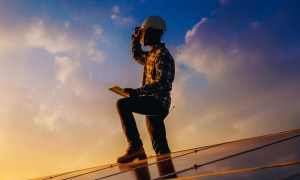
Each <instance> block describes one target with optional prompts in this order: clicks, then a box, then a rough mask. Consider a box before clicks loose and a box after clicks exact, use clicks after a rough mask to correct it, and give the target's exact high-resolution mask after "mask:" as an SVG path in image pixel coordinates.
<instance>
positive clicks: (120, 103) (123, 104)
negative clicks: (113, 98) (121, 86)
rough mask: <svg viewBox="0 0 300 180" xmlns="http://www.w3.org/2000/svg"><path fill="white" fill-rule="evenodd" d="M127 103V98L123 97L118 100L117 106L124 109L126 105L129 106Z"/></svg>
mask: <svg viewBox="0 0 300 180" xmlns="http://www.w3.org/2000/svg"><path fill="white" fill-rule="evenodd" d="M126 104H127V99H126V98H122V99H119V100H118V101H117V102H116V107H117V109H123V108H124V107H126V106H127V105H126Z"/></svg>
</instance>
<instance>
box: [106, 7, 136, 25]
mask: <svg viewBox="0 0 300 180" xmlns="http://www.w3.org/2000/svg"><path fill="white" fill-rule="evenodd" d="M111 12H112V13H111V16H110V18H111V19H112V20H113V22H114V23H115V24H116V25H117V26H128V25H132V24H133V23H134V22H135V20H134V17H133V16H132V15H129V16H124V15H122V12H121V8H120V7H119V6H117V5H115V6H113V8H112V10H111Z"/></svg>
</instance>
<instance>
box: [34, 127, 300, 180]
mask: <svg viewBox="0 0 300 180" xmlns="http://www.w3.org/2000/svg"><path fill="white" fill-rule="evenodd" d="M195 141H196V140H195ZM169 178H172V179H222V180H223V179H240V178H243V179H300V129H295V130H290V131H284V132H279V133H275V134H268V135H264V136H258V137H252V138H247V139H241V140H237V141H231V142H224V143H221V144H215V145H210V146H205V147H197V148H193V149H188V150H183V151H178V152H173V153H171V154H169V155H164V156H153V157H148V158H147V159H145V160H140V161H134V162H131V163H127V164H117V163H115V164H108V165H104V166H98V167H91V168H87V169H81V170H76V171H72V172H66V173H61V174H56V175H51V176H45V177H41V178H36V179H35V180H49V179H51V180H61V179H72V180H79V179H80V180H82V179H83V180H85V179H88V180H89V179H123V180H125V179H143V180H144V179H169Z"/></svg>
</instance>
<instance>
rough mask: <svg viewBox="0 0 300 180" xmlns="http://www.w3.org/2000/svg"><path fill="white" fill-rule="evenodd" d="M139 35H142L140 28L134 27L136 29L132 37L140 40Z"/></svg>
mask: <svg viewBox="0 0 300 180" xmlns="http://www.w3.org/2000/svg"><path fill="white" fill-rule="evenodd" d="M141 35H142V31H141V28H140V27H136V28H135V29H134V33H133V36H134V37H136V38H140V37H141Z"/></svg>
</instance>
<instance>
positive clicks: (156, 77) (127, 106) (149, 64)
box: [117, 16, 175, 163]
mask: <svg viewBox="0 0 300 180" xmlns="http://www.w3.org/2000/svg"><path fill="white" fill-rule="evenodd" d="M165 31H166V24H165V21H164V20H163V19H162V18H161V17H159V16H150V17H148V18H146V19H145V20H144V22H143V24H142V27H141V28H139V27H137V28H135V30H134V34H133V35H132V37H131V43H132V55H133V59H134V60H135V61H136V62H138V63H139V64H141V65H143V66H144V73H143V81H142V87H139V88H136V89H133V88H125V89H124V92H125V93H127V94H128V96H129V97H126V98H122V99H119V100H118V101H117V110H118V113H119V116H120V119H121V123H122V128H123V132H124V134H125V136H126V139H127V142H128V144H129V145H128V149H127V151H126V153H125V154H124V155H123V156H121V157H119V158H118V160H117V162H118V163H126V162H131V161H133V160H135V159H145V158H146V157H147V156H146V153H145V150H144V148H143V143H142V140H141V139H140V135H139V132H138V129H137V126H136V122H135V119H134V116H133V113H138V114H144V115H146V125H147V129H148V132H149V136H150V139H151V141H152V146H153V149H154V150H155V153H156V154H157V155H162V154H168V153H170V149H169V146H168V142H167V138H166V128H165V124H164V119H165V118H166V116H167V115H168V113H169V108H170V104H171V96H170V92H171V90H172V82H173V80H174V75H175V65H174V59H173V57H172V56H171V54H170V53H169V51H168V49H167V48H166V47H165V44H164V43H162V42H161V37H162V35H163V33H164V32H165ZM141 44H143V45H144V46H149V48H150V51H143V50H142V48H141Z"/></svg>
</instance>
